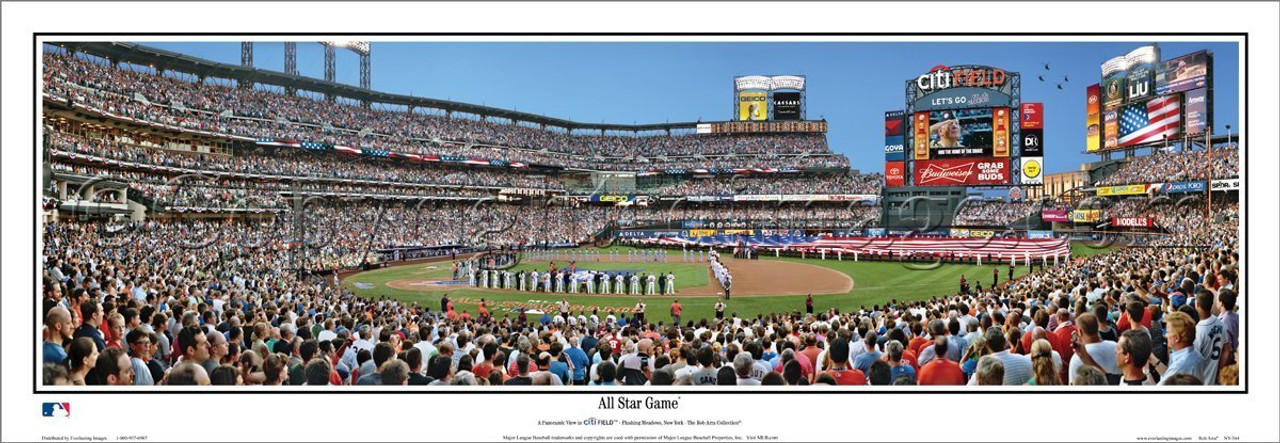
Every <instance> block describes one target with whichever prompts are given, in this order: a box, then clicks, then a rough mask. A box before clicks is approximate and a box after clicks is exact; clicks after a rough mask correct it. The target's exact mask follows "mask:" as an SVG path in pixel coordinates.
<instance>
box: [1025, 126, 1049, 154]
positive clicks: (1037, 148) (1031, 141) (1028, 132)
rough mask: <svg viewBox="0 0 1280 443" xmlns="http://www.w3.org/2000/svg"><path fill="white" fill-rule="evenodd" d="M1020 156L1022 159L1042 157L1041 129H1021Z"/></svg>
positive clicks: (1042, 133)
mask: <svg viewBox="0 0 1280 443" xmlns="http://www.w3.org/2000/svg"><path fill="white" fill-rule="evenodd" d="M1022 156H1023V157H1041V156H1044V130H1043V129H1023V130H1022Z"/></svg>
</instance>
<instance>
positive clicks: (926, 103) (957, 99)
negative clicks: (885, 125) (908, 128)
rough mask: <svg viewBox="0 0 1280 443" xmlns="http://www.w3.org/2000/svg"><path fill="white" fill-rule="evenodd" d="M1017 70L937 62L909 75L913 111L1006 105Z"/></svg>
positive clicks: (909, 103)
mask: <svg viewBox="0 0 1280 443" xmlns="http://www.w3.org/2000/svg"><path fill="white" fill-rule="evenodd" d="M1018 78H1019V76H1018V73H1016V72H1009V71H1006V70H1004V69H1000V68H994V67H991V66H979V65H953V66H947V65H937V66H934V67H933V68H930V69H929V72H926V73H924V74H920V75H919V76H916V77H915V78H912V79H908V80H907V85H908V89H907V90H908V91H909V92H908V97H907V104H908V105H910V106H909V107H910V108H911V110H912V111H925V110H934V109H964V108H996V107H1008V106H1010V105H1011V103H1012V102H1013V85H1014V84H1015V83H1017V82H1018V80H1017V79H1018Z"/></svg>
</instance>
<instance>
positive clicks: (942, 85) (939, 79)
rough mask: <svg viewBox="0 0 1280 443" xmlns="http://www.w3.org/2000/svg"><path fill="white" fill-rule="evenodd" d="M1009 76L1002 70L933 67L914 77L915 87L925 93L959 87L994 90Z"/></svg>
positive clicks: (982, 67)
mask: <svg viewBox="0 0 1280 443" xmlns="http://www.w3.org/2000/svg"><path fill="white" fill-rule="evenodd" d="M1008 79H1009V74H1008V73H1006V72H1005V71H1004V70H1003V69H999V68H989V67H985V66H981V67H957V68H955V69H952V68H948V67H947V66H946V65H938V66H934V67H933V69H930V70H929V72H928V73H925V74H923V75H921V76H919V77H916V87H918V88H920V90H921V91H924V92H925V93H929V92H933V91H936V90H940V89H947V88H953V87H960V86H968V87H975V88H991V89H996V88H999V87H1000V86H1001V85H1004V84H1005V82H1006V81H1008Z"/></svg>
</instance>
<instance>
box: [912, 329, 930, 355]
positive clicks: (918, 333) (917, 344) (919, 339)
mask: <svg viewBox="0 0 1280 443" xmlns="http://www.w3.org/2000/svg"><path fill="white" fill-rule="evenodd" d="M911 336H912V338H911V341H910V342H909V343H907V350H908V351H911V354H913V355H920V349H921V348H924V347H925V346H927V345H928V344H929V339H927V338H924V323H921V322H919V321H913V322H911Z"/></svg>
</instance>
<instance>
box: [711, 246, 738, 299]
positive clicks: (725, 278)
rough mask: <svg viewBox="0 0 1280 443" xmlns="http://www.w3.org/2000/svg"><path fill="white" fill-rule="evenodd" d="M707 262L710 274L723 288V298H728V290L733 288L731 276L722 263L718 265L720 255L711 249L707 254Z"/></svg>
mask: <svg viewBox="0 0 1280 443" xmlns="http://www.w3.org/2000/svg"><path fill="white" fill-rule="evenodd" d="M707 256H708V259H707V261H708V262H709V263H711V274H712V275H714V276H715V277H716V280H717V281H719V282H720V286H721V287H723V288H724V298H729V294H730V292H729V291H730V290H732V288H733V274H732V273H730V272H729V268H726V267H725V266H724V264H723V263H720V253H719V252H716V250H714V249H712V250H711V251H710V252H708V253H707Z"/></svg>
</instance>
